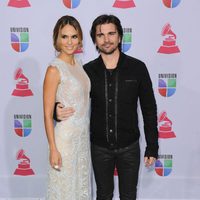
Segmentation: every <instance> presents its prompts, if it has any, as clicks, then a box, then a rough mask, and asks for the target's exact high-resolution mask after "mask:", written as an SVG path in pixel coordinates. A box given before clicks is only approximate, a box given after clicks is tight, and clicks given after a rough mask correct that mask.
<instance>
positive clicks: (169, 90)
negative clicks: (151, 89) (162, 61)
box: [158, 74, 177, 97]
mask: <svg viewBox="0 0 200 200" xmlns="http://www.w3.org/2000/svg"><path fill="white" fill-rule="evenodd" d="M158 78H159V79H158V91H159V94H160V95H161V96H163V97H171V96H172V95H174V94H175V92H176V79H177V74H159V75H158Z"/></svg>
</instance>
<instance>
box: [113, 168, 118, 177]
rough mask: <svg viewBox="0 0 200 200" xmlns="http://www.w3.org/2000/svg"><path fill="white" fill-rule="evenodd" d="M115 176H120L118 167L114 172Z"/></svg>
mask: <svg viewBox="0 0 200 200" xmlns="http://www.w3.org/2000/svg"><path fill="white" fill-rule="evenodd" d="M114 176H118V171H117V168H116V167H115V170H114Z"/></svg>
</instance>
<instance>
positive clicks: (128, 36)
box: [122, 28, 132, 52]
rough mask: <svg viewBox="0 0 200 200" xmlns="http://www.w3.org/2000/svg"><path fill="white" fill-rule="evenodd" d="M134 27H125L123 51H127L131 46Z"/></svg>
mask: <svg viewBox="0 0 200 200" xmlns="http://www.w3.org/2000/svg"><path fill="white" fill-rule="evenodd" d="M131 42H132V28H123V39H122V52H127V51H128V50H129V49H130V48H131Z"/></svg>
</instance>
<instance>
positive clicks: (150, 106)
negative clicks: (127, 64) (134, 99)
mask: <svg viewBox="0 0 200 200" xmlns="http://www.w3.org/2000/svg"><path fill="white" fill-rule="evenodd" d="M141 70H142V72H141V82H140V86H139V99H140V106H141V110H142V116H143V121H144V133H145V139H146V144H147V146H146V150H145V156H147V157H155V158H157V157H158V129H157V105H156V100H155V97H154V92H153V88H152V82H151V78H150V76H149V72H148V70H147V68H146V66H145V64H144V63H143V64H142V65H141Z"/></svg>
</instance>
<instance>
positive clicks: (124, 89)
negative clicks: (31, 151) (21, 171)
mask: <svg viewBox="0 0 200 200" xmlns="http://www.w3.org/2000/svg"><path fill="white" fill-rule="evenodd" d="M90 35H91V38H92V41H93V42H94V44H95V46H96V49H97V51H98V52H99V54H100V56H99V57H98V58H97V59H95V60H93V61H91V62H89V63H87V64H85V65H84V66H83V67H82V66H81V64H80V62H79V61H78V60H77V59H76V58H75V56H74V52H75V51H76V50H77V49H78V48H80V47H81V46H82V39H83V36H82V30H81V27H80V24H79V22H78V21H77V20H76V19H75V18H74V17H72V16H63V17H61V18H60V19H59V20H58V21H57V23H56V25H55V27H54V31H53V44H54V47H55V49H56V51H58V52H59V54H58V56H57V57H56V58H55V59H54V60H53V61H52V62H51V63H50V66H49V67H48V68H47V72H46V75H45V79H44V88H43V100H44V120H45V129H46V134H47V139H48V143H49V158H50V168H49V176H48V177H49V179H48V192H47V196H48V199H49V200H90V199H92V197H91V192H90V189H91V183H90V178H91V177H90V173H91V161H90V159H91V158H92V159H91V160H92V166H93V170H94V175H95V180H96V185H97V200H112V198H113V190H114V177H113V174H114V169H115V167H116V168H117V171H118V178H119V194H120V199H121V200H135V199H136V193H137V182H138V171H139V165H140V147H139V137H140V132H139V128H138V115H137V104H138V100H139V101H140V106H141V110H142V115H143V120H144V132H145V138H146V150H145V155H144V162H145V165H146V166H147V167H148V166H150V165H152V164H153V163H154V162H155V160H156V158H157V156H158V131H157V108H156V102H155V97H154V93H153V89H152V83H151V79H150V76H149V73H148V70H147V68H146V66H145V64H144V63H143V62H142V61H140V60H137V59H135V58H133V57H130V56H127V55H125V54H124V53H122V52H121V42H122V37H123V29H122V26H121V22H120V20H119V19H118V18H117V17H116V16H114V15H101V16H99V17H97V18H96V19H95V20H94V22H93V24H92V28H91V31H90ZM90 99H91V105H90V103H89V102H90ZM55 102H60V103H58V104H57V106H56V107H55V108H56V109H55V111H54V106H55ZM90 106H91V113H89V110H90ZM53 115H54V118H56V120H57V121H59V122H58V123H57V124H56V126H55V127H54V123H53Z"/></svg>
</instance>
